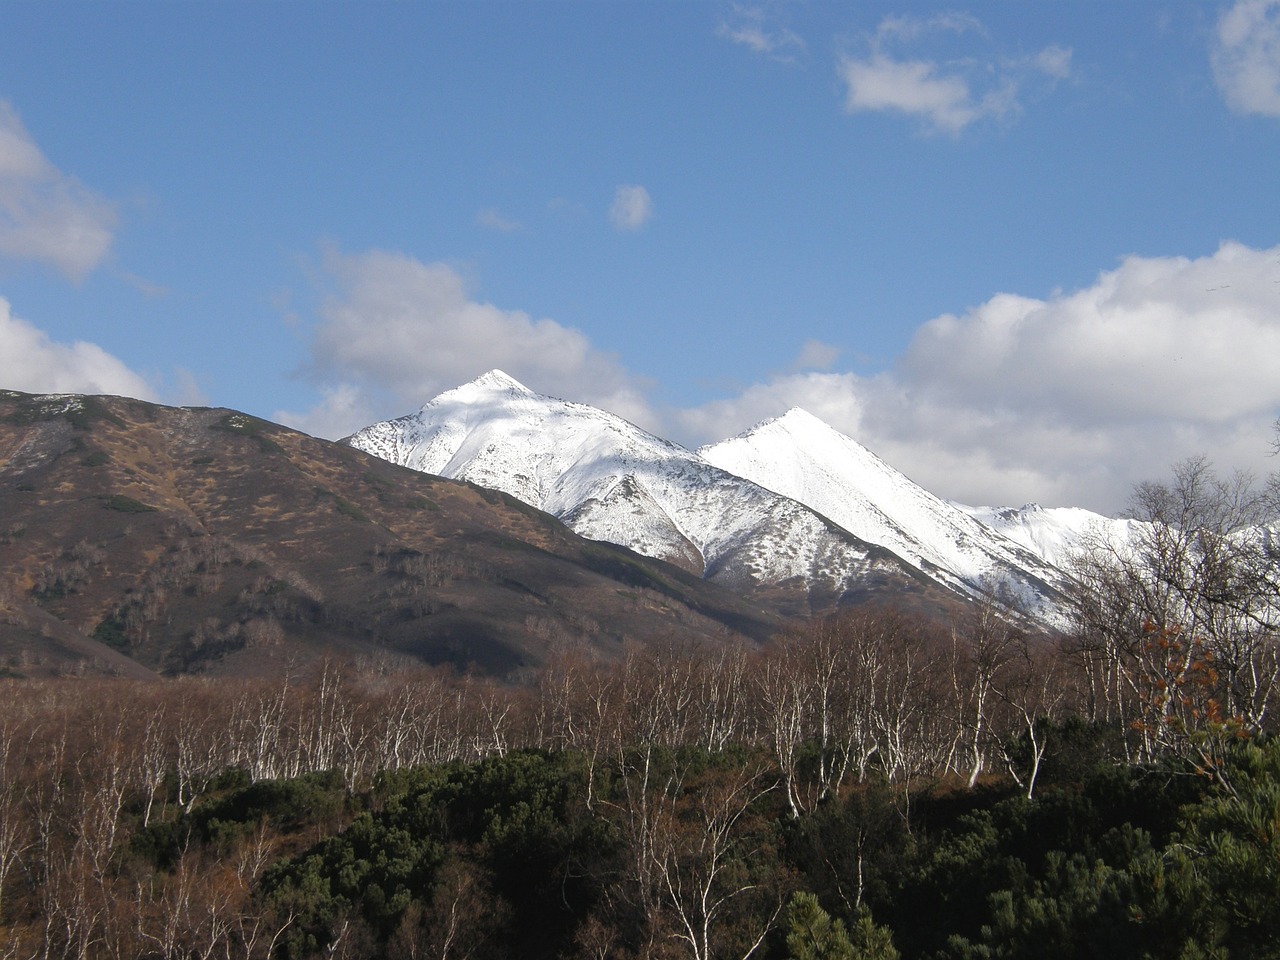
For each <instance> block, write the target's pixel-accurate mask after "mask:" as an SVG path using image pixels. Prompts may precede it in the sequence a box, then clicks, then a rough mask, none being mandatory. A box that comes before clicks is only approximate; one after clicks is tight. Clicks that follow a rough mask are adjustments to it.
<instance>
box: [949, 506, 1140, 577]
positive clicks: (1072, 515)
mask: <svg viewBox="0 0 1280 960" xmlns="http://www.w3.org/2000/svg"><path fill="white" fill-rule="evenodd" d="M954 506H955V507H956V509H958V510H961V511H963V512H965V513H967V514H968V515H969V516H971V517H973V518H974V519H975V520H977V521H979V522H980V523H982V524H984V525H985V526H987V527H990V528H991V529H992V530H995V531H996V532H998V533H1000V534H1003V535H1004V536H1006V537H1008V538H1009V539H1010V540H1013V541H1015V542H1017V543H1019V544H1021V545H1022V546H1024V547H1026V548H1027V549H1028V550H1031V551H1033V552H1035V553H1036V554H1038V555H1039V556H1040V557H1041V558H1043V559H1044V560H1045V561H1046V562H1047V563H1051V564H1053V565H1054V566H1055V567H1058V568H1060V569H1070V566H1071V562H1072V558H1073V556H1075V555H1076V554H1078V553H1079V552H1080V551H1081V550H1082V549H1084V548H1085V547H1086V546H1087V545H1088V544H1089V543H1090V542H1093V541H1096V540H1097V539H1098V538H1102V540H1103V541H1104V542H1106V543H1110V544H1113V545H1115V546H1117V547H1118V546H1121V545H1123V544H1127V543H1130V542H1132V541H1133V540H1134V539H1135V538H1136V537H1137V536H1139V535H1140V532H1141V530H1142V529H1143V528H1144V527H1145V524H1143V523H1142V522H1141V521H1139V520H1116V519H1114V518H1112V517H1105V516H1103V515H1102V514H1099V513H1094V512H1093V511H1091V510H1085V509H1083V508H1081V507H1042V506H1040V505H1039V504H1038V503H1028V504H1025V505H1024V506H1021V507H970V506H965V505H964V504H960V503H957V504H954Z"/></svg>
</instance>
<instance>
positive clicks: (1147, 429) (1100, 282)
mask: <svg viewBox="0 0 1280 960" xmlns="http://www.w3.org/2000/svg"><path fill="white" fill-rule="evenodd" d="M1277 357H1280V247H1277V248H1275V249H1271V250H1253V249H1250V248H1248V247H1244V246H1242V245H1240V244H1236V243H1224V244H1222V245H1221V246H1220V248H1219V249H1218V250H1217V251H1216V252H1215V253H1214V254H1212V255H1210V256H1205V257H1200V258H1196V259H1189V258H1183V257H1136V256H1135V257H1129V258H1126V259H1125V260H1123V261H1122V262H1121V263H1120V265H1119V266H1118V267H1117V268H1115V269H1114V270H1110V271H1107V272H1105V273H1103V274H1101V275H1100V276H1099V277H1098V279H1097V280H1096V282H1095V283H1093V284H1092V285H1091V286H1089V287H1087V288H1085V289H1083V290H1079V291H1075V292H1071V293H1063V294H1060V295H1057V296H1054V297H1052V298H1049V299H1046V300H1040V299H1033V298H1028V297H1020V296H1015V295H1011V294H998V295H996V296H993V297H992V298H990V299H989V300H987V301H986V302H985V303H983V304H981V305H979V306H977V307H974V308H973V309H971V310H969V311H967V312H965V313H963V314H960V315H953V314H947V315H943V316H940V317H937V318H935V319H933V320H931V321H929V322H928V323H926V324H924V325H923V326H922V327H921V328H920V330H919V331H917V333H916V335H915V337H914V338H913V340H912V342H911V344H910V346H909V347H908V349H907V351H906V352H905V354H904V355H903V356H902V357H901V358H900V359H899V361H898V363H897V364H896V365H895V367H894V368H893V369H892V370H891V371H889V372H887V373H885V374H882V375H880V376H877V377H872V378H864V377H859V376H856V375H853V374H836V373H788V374H783V375H780V376H778V377H776V378H774V379H772V380H770V381H769V382H768V383H765V384H759V385H756V386H753V387H751V388H750V389H748V390H746V391H744V392H743V393H742V394H741V395H740V396H738V397H734V398H732V399H727V400H723V401H719V402H717V403H712V404H708V405H706V406H704V407H701V408H699V409H697V410H691V411H686V412H685V413H684V414H682V415H681V418H680V423H681V426H682V427H683V428H685V429H686V430H688V431H689V432H690V433H691V434H692V435H693V438H692V439H693V440H694V441H695V442H706V441H710V440H715V439H719V438H720V437H723V436H728V435H731V434H733V433H736V432H739V431H741V430H743V429H745V428H746V427H748V426H750V424H751V423H754V422H756V421H758V420H760V419H762V418H764V417H769V416H776V415H778V414H779V413H781V412H783V411H784V410H785V409H787V407H789V406H797V405H798V406H803V407H805V408H806V409H808V410H809V411H810V412H812V413H814V414H815V415H817V416H819V417H822V418H823V419H825V420H827V422H829V423H831V424H832V425H833V426H835V427H837V428H839V429H841V430H843V431H845V432H846V433H848V434H849V435H850V436H853V437H855V438H856V439H858V440H860V441H861V442H862V443H864V444H865V445H867V446H868V447H870V448H871V449H872V450H874V451H875V452H876V453H878V454H879V455H880V456H881V457H883V458H884V459H885V460H887V461H888V462H889V463H892V464H893V465H894V466H896V467H898V468H899V469H901V470H903V471H904V472H905V473H907V475H908V476H910V477H912V479H914V480H916V481H917V482H918V483H921V484H923V485H924V486H925V487H926V488H928V489H930V490H933V491H934V492H936V493H938V494H940V495H943V496H949V497H953V498H955V499H959V500H967V501H969V502H977V501H988V502H992V501H994V502H995V503H1014V504H1016V503H1021V502H1023V501H1025V500H1039V501H1041V502H1043V503H1048V504H1071V505H1079V506H1089V507H1092V508H1094V509H1098V510H1103V511H1106V512H1112V511H1116V510H1119V509H1121V508H1122V507H1123V506H1124V504H1125V502H1126V499H1127V496H1128V493H1129V491H1130V490H1131V488H1132V486H1133V484H1134V483H1136V482H1138V481H1139V480H1143V479H1150V478H1159V477H1162V476H1164V475H1165V473H1166V472H1167V470H1168V467H1169V465H1170V464H1171V463H1173V462H1175V461H1177V460H1180V459H1183V458H1185V457H1188V456H1193V455H1197V454H1206V455H1208V456H1210V457H1211V458H1212V459H1213V460H1214V461H1215V462H1216V463H1218V464H1219V465H1220V466H1221V467H1222V468H1223V469H1226V470H1231V469H1248V470H1253V471H1255V472H1266V471H1268V470H1270V469H1274V466H1275V465H1274V463H1273V462H1271V461H1267V460H1266V459H1265V457H1264V454H1265V453H1266V450H1267V445H1268V440H1269V438H1270V425H1271V423H1272V421H1274V420H1275V418H1276V416H1277V414H1280V376H1277V375H1276V372H1277V366H1276V363H1277V361H1276V358H1277Z"/></svg>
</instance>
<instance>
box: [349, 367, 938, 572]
mask: <svg viewBox="0 0 1280 960" xmlns="http://www.w3.org/2000/svg"><path fill="white" fill-rule="evenodd" d="M345 442H346V443H349V444H350V445H352V446H354V447H357V448H359V449H361V450H365V451H367V452H369V453H372V454H374V455H376V456H380V457H382V458H384V459H387V460H391V461H393V462H395V463H399V464H401V465H403V466H407V467H411V468H413V469H415V470H422V471H426V472H428V473H435V474H440V475H443V476H446V477H452V478H454V479H459V480H467V481H470V482H472V483H476V484H480V485H481V486H485V487H491V488H494V489H498V490H502V491H504V492H506V493H509V494H511V495H512V496H514V497H517V498H519V499H520V500H523V501H524V502H526V503H529V504H531V505H533V506H535V507H538V508H539V509H542V510H545V511H547V512H548V513H551V514H554V515H556V516H557V517H559V518H561V519H562V520H564V521H565V522H566V523H567V524H568V525H569V526H570V527H572V528H573V529H574V530H576V531H577V532H578V533H580V534H582V535H583V536H587V537H591V538H594V539H603V540H609V541H611V542H614V543H620V544H623V545H624V546H628V547H631V548H632V549H634V550H636V551H637V552H640V553H644V554H646V555H649V556H654V557H660V558H663V559H668V560H671V561H672V562H675V563H680V564H682V565H684V566H685V567H686V568H689V569H692V570H694V571H696V572H698V573H701V574H703V575H705V576H708V577H711V578H715V579H719V580H724V581H728V582H751V581H754V582H757V583H767V584H776V583H782V582H786V581H794V580H799V581H803V582H804V583H806V584H810V585H813V584H821V585H822V586H823V587H824V588H825V589H828V590H833V591H835V592H836V593H837V595H838V594H839V593H840V592H843V591H844V590H847V589H850V588H853V587H856V586H857V585H858V584H859V583H861V582H863V581H864V580H865V579H866V578H867V577H868V576H870V575H872V574H880V575H891V576H902V577H912V576H913V575H914V571H911V570H910V569H909V568H907V567H906V565H904V564H903V563H902V562H901V561H900V560H899V559H898V558H897V557H894V556H892V555H891V554H889V553H887V552H886V551H884V550H882V549H878V548H876V547H873V546H871V545H869V544H866V543H863V542H862V541H860V540H858V539H857V538H856V537H854V536H853V535H851V534H849V533H848V532H847V531H845V530H843V529H841V528H839V527H837V526H835V525H834V524H832V523H830V522H828V521H827V520H826V519H824V518H823V517H821V516H818V515H816V514H815V513H814V512H813V511H812V510H811V509H809V508H807V507H805V506H802V505H801V504H799V503H797V502H795V501H794V500H790V499H788V498H786V497H783V496H779V495H778V494H777V493H774V492H771V491H769V490H766V489H765V488H763V487H761V486H759V485H758V484H756V483H753V482H751V481H750V480H747V479H743V478H741V477H738V476H734V475H733V474H731V473H728V472H726V471H724V470H721V469H719V468H717V467H715V466H713V465H712V464H710V463H708V462H706V461H705V460H703V459H702V458H700V457H699V456H697V455H696V454H694V453H692V452H690V451H689V450H686V449H685V448H684V447H681V446H678V445H677V444H674V443H670V442H668V441H666V440H662V439H659V438H658V437H655V436H653V435H652V434H649V433H646V432H644V431H643V430H641V429H640V428H638V427H636V426H634V425H633V424H631V423H628V422H627V421H625V420H623V419H621V418H620V417H616V416H614V415H613V414H610V413H606V412H605V411H603V410H599V409H597V408H595V407H590V406H587V405H585V404H578V403H570V402H566V401H563V400H557V399H553V398H551V397H546V396H542V395H539V394H536V393H534V392H533V391H531V390H529V389H528V388H526V387H524V386H523V385H521V384H520V383H518V382H517V381H515V380H513V379H512V378H511V377H509V376H507V375H506V374H504V373H502V372H501V371H497V370H494V371H490V372H489V373H487V374H485V375H483V376H481V377H479V378H478V379H476V380H474V381H472V382H471V383H467V384H464V385H462V386H460V387H458V388H456V389H454V390H450V391H447V392H445V393H442V394H441V395H440V396H438V397H436V398H435V399H434V400H432V401H430V402H429V403H427V404H426V405H425V406H423V407H422V409H421V410H419V411H418V412H417V413H416V414H412V415H410V416H406V417H401V418H399V419H396V420H389V421H385V422H383V423H377V424H373V425H372V426H369V427H366V428H364V429H363V430H360V431H359V432H357V433H356V434H354V435H352V436H351V437H348V438H347V439H346V441H345Z"/></svg>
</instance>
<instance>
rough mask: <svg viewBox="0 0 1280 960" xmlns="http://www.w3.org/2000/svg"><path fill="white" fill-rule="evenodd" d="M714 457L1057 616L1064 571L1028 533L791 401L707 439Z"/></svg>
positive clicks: (924, 567) (920, 564) (850, 525)
mask: <svg viewBox="0 0 1280 960" xmlns="http://www.w3.org/2000/svg"><path fill="white" fill-rule="evenodd" d="M698 454H699V455H700V456H702V458H703V459H705V460H707V461H708V462H710V463H713V464H715V465H716V466H718V467H721V468H722V469H724V470H727V471H729V472H731V473H734V474H736V475H738V476H741V477H745V478H747V479H749V480H753V481H755V482H756V483H758V484H760V485H761V486H762V487H765V488H767V489H769V490H773V491H774V492H776V493H780V494H782V495H783V496H786V497H790V498H791V499H793V500H797V501H799V502H800V503H803V504H805V505H806V506H808V507H811V508H812V509H814V510H816V511H818V512H819V513H821V514H823V515H824V516H826V517H829V518H830V519H831V520H834V521H835V522H836V523H838V524H839V525H840V526H842V527H844V529H846V530H848V531H849V532H850V533H852V534H854V535H855V536H857V537H859V538H861V539H863V540H866V541H869V542H871V543H877V544H880V545H881V546H883V547H886V548H887V549H889V550H892V551H893V552H894V553H896V554H897V555H898V556H900V557H902V558H903V559H904V560H906V561H907V562H908V563H910V564H912V565H913V566H915V567H917V568H919V569H920V570H921V571H923V572H924V573H926V574H927V575H929V576H931V577H933V578H935V579H937V580H938V581H940V582H941V583H944V584H946V585H947V586H948V587H951V588H952V589H955V590H957V591H959V592H962V593H968V594H981V593H982V592H984V591H989V590H991V589H992V588H994V587H996V586H1000V587H1003V588H1005V589H1012V590H1013V591H1014V593H1016V594H1017V595H1018V596H1019V597H1020V598H1021V599H1022V600H1023V601H1024V602H1025V603H1026V604H1028V606H1029V607H1030V608H1031V609H1032V610H1033V611H1034V612H1036V613H1038V614H1039V615H1040V616H1042V617H1052V616H1054V615H1055V613H1056V608H1057V605H1058V604H1059V602H1060V601H1061V599H1062V598H1063V595H1064V593H1065V591H1067V590H1068V589H1069V586H1070V585H1069V580H1068V578H1067V576H1066V575H1065V574H1064V573H1063V572H1062V571H1061V570H1060V569H1058V567H1057V566H1055V565H1054V564H1053V563H1051V562H1048V561H1046V560H1045V559H1044V557H1043V556H1041V555H1040V554H1039V553H1037V552H1035V551H1033V550H1031V549H1029V548H1028V547H1026V546H1024V545H1023V544H1021V543H1018V542H1015V541H1014V540H1012V539H1010V538H1008V537H1006V536H1002V535H1001V534H1000V533H999V532H997V531H996V530H994V529H992V528H991V527H990V526H988V525H985V524H983V523H980V522H979V521H978V520H976V519H975V518H974V517H973V516H971V515H969V514H967V513H965V512H963V511H961V510H959V509H957V508H956V507H955V506H953V505H952V504H950V503H948V502H947V501H945V500H942V499H940V498H939V497H936V496H934V495H933V494H932V493H929V492H928V491H927V490H925V489H924V488H922V487H920V486H919V485H917V484H916V483H913V482H912V481H911V480H910V479H908V478H907V477H906V476H905V475H903V474H902V473H900V472H899V471H898V470H895V469H894V468H893V467H891V466H889V465H888V464H887V463H885V462H884V461H883V460H881V459H880V458H879V457H877V456H876V455H875V454H874V453H872V452H871V451H870V450H868V449H867V448H866V447H864V446H862V445H861V444H860V443H858V442H857V441H855V440H853V439H851V438H849V437H847V436H845V435H844V434H842V433H840V432H839V431H837V430H835V429H834V428H832V427H830V426H828V425H827V424H826V423H823V422H822V421H821V420H819V419H818V418H817V417H815V416H813V415H812V414H809V413H806V412H805V411H804V410H801V409H799V408H793V409H791V410H789V411H788V412H787V413H785V414H784V415H783V416H781V417H778V418H776V419H773V420H766V421H765V422H763V423H760V424H758V425H757V426H755V427H752V428H751V429H750V430H748V431H746V432H745V433H742V434H740V435H738V436H736V437H733V438H732V439H729V440H723V441H721V442H719V443H714V444H711V445H709V446H705V447H701V448H700V449H699V450H698Z"/></svg>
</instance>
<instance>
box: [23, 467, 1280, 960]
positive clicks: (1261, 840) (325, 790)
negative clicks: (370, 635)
mask: <svg viewBox="0 0 1280 960" xmlns="http://www.w3.org/2000/svg"><path fill="white" fill-rule="evenodd" d="M1273 492H1274V491H1270V492H1268V491H1263V492H1262V493H1258V492H1256V491H1255V490H1254V489H1253V488H1252V487H1251V486H1249V485H1247V484H1245V483H1244V482H1243V481H1223V480H1220V479H1219V478H1217V477H1216V476H1215V475H1214V474H1213V472H1212V470H1211V469H1210V468H1209V467H1208V466H1207V465H1206V464H1204V463H1202V462H1191V463H1188V464H1185V465H1183V466H1182V467H1180V468H1179V469H1178V470H1177V471H1176V473H1175V476H1174V478H1173V480H1172V481H1170V482H1169V483H1167V484H1152V485H1145V486H1143V487H1141V488H1139V490H1138V491H1137V492H1136V494H1135V508H1136V509H1135V512H1136V513H1137V514H1138V515H1139V516H1140V517H1141V518H1142V519H1145V520H1147V521H1148V526H1147V527H1146V528H1145V529H1146V531H1147V532H1146V533H1145V534H1144V535H1143V537H1142V538H1141V539H1140V541H1139V542H1137V543H1135V544H1130V545H1126V546H1121V545H1116V544H1108V543H1103V542H1099V543H1096V544H1093V545H1092V546H1091V549H1090V550H1088V551H1086V552H1084V553H1082V555H1081V557H1080V561H1079V564H1078V569H1077V570H1076V571H1075V573H1076V576H1077V579H1078V580H1079V582H1080V583H1081V585H1082V586H1081V590H1080V591H1079V593H1078V595H1077V596H1076V598H1075V601H1074V603H1075V606H1074V610H1073V624H1074V625H1073V628H1072V629H1071V630H1069V631H1066V632H1064V633H1061V634H1054V635H1049V634H1046V633H1044V632H1043V631H1040V630H1036V629H1033V626H1032V624H1031V623H1030V622H1029V621H1027V620H1026V619H1025V618H1024V617H1021V616H1020V615H1019V612H1018V610H1017V605H1016V601H1015V598H1011V597H1009V596H1006V595H1004V594H1003V593H1002V592H1001V591H1000V590H998V589H993V590H992V591H991V594H990V596H989V597H987V598H986V599H985V601H984V602H981V603H975V604H973V605H971V606H970V607H969V608H968V609H966V610H965V611H964V612H962V613H958V614H957V615H956V616H954V617H953V618H951V619H950V620H948V621H946V622H941V621H938V620H937V619H924V618H922V617H920V616H917V615H913V614H912V613H909V612H907V611H905V610H903V609H899V608H895V607H893V606H891V605H880V606H861V607H857V608H854V609H850V610H846V611H843V612H841V613H840V614H838V615H833V616H831V617H828V618H823V619H818V620H813V621H811V622H807V623H804V624H798V625H796V626H795V627H794V628H793V629H791V630H789V631H787V632H785V633H783V634H781V635H779V636H777V637H775V638H774V639H773V640H772V641H771V642H770V643H768V644H765V645H763V646H756V645H753V644H746V643H735V642H732V641H730V640H729V639H727V638H726V639H725V640H724V641H723V642H713V641H705V642H697V643H694V642H670V643H651V644H645V645H635V646H630V647H627V648H625V649H622V650H619V651H618V652H617V655H616V656H614V657H612V658H608V657H601V656H600V655H599V654H598V653H596V652H593V651H590V650H587V649H585V648H580V647H574V646H568V645H566V646H563V647H561V648H559V649H557V650H556V651H554V653H553V655H552V656H550V657H549V658H548V659H547V661H546V662H545V663H544V664H542V665H541V666H540V667H539V668H537V669H536V670H528V671H525V672H524V673H523V674H522V675H519V676H513V677H503V678H494V677H488V676H484V675H480V674H476V673H468V672H466V671H457V670H452V669H445V668H434V669H428V668H422V667H419V668H413V669H409V668H405V669H389V668H388V667H387V665H386V664H385V663H381V664H373V663H367V662H361V661H358V660H341V661H340V660H336V659H335V660H332V661H329V662H327V663H326V664H325V665H324V666H323V668H322V669H318V670H315V671H310V672H302V671H300V672H299V673H298V674H297V675H294V676H288V677H286V678H283V679H280V678H276V679H258V680H229V679H201V678H195V677H182V678H177V679H173V680H168V681H163V682H142V681H125V680H103V679H87V678H74V677H68V678H62V679H56V680H32V679H21V678H9V679H5V680H2V681H0V690H2V692H3V697H2V698H0V949H2V950H3V951H4V955H5V956H7V957H14V958H18V957H22V958H41V957H75V958H86V960H87V958H120V960H125V958H129V960H134V958H139V960H140V958H157V960H158V958H215V957H216V958H227V960H230V958H244V960H252V958H282V960H302V958H309V957H348V958H384V957H385V958H388V960H391V958H395V960H400V958H419V957H423V958H425V957H432V958H442V960H443V958H476V960H481V958H503V957H512V958H529V960H534V958H547V960H553V958H565V960H576V958H599V960H606V958H618V960H623V958H636V960H639V958H650V960H660V958H691V960H712V958H717V960H719V958H747V957H759V958H796V960H807V958H837V957H838V958H855V957H865V958H870V957H877V958H891V957H904V958H917V957H919V958H989V957H1064V958H1065V957H1084V956H1109V957H1182V958H1188V960H1190V958H1209V957H1213V958H1220V957H1267V956H1280V909H1277V907H1280V742H1277V740H1276V739H1274V738H1273V736H1272V732H1273V729H1274V726H1275V722H1274V720H1273V708H1274V705H1275V701H1276V683H1277V679H1278V678H1280V637H1278V635H1277V626H1278V625H1280V624H1278V620H1277V617H1278V615H1280V614H1278V611H1280V574H1278V573H1277V570H1278V567H1277V559H1276V548H1275V545H1274V544H1273V543H1272V542H1271V540H1270V539H1269V535H1268V534H1267V533H1266V529H1267V528H1265V527H1259V526H1256V523H1255V521H1256V520H1257V518H1258V517H1262V516H1266V515H1267V514H1266V513H1265V511H1267V510H1270V509H1271V508H1272V507H1273V506H1274V503H1275V501H1274V499H1273V498H1272V497H1271V496H1270V493H1273Z"/></svg>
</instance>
